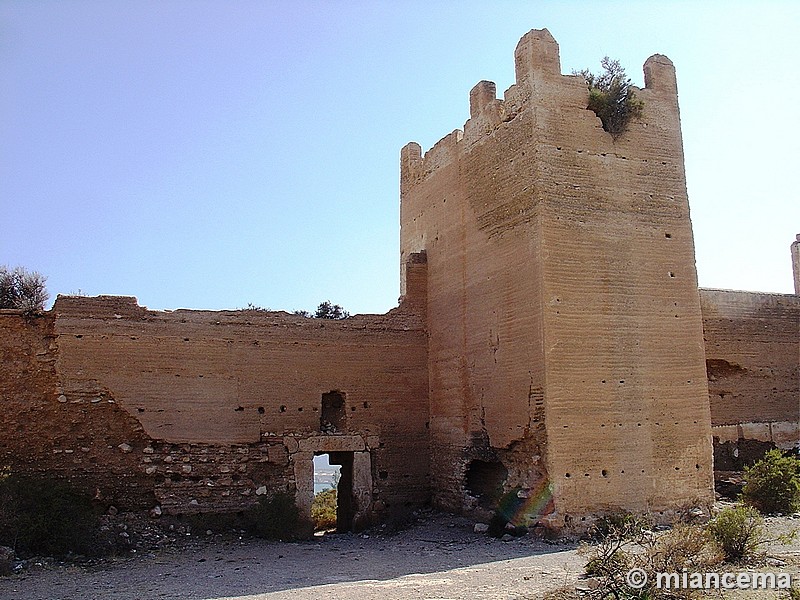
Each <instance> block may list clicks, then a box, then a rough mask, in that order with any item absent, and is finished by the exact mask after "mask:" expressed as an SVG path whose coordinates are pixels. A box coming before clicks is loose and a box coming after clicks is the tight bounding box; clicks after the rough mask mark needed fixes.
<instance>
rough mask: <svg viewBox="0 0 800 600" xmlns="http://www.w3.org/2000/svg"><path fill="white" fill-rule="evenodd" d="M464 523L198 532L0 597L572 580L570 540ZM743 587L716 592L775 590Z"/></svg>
mask: <svg viewBox="0 0 800 600" xmlns="http://www.w3.org/2000/svg"><path fill="white" fill-rule="evenodd" d="M796 526H800V518H795V520H793V521H792V520H791V518H789V520H785V519H784V520H782V521H774V522H773V523H772V528H774V529H776V530H780V531H785V530H787V529H788V528H790V527H796ZM472 527H473V523H472V522H470V521H467V520H465V519H461V518H457V517H450V516H442V515H435V516H432V517H431V518H429V519H427V520H425V521H424V522H420V523H418V524H416V525H414V526H412V527H410V528H409V529H407V530H404V531H402V532H400V533H397V534H394V535H381V534H367V535H353V534H333V535H326V536H324V537H322V538H316V539H314V540H312V541H306V542H297V543H277V542H267V541H263V540H257V539H238V537H236V536H230V535H228V536H226V537H223V536H214V535H209V536H200V537H201V538H202V539H194V538H193V539H187V540H186V541H182V542H181V543H178V544H174V545H171V546H169V547H167V548H165V549H163V550H160V551H158V552H150V553H148V552H140V553H139V554H138V555H134V556H131V557H126V558H116V559H106V560H100V561H94V562H91V563H86V564H81V565H76V564H62V563H52V564H50V563H45V564H42V565H41V566H36V563H33V564H31V565H29V567H28V568H27V569H26V570H24V571H23V572H22V573H20V574H17V575H13V576H10V577H6V578H0V598H2V599H4V600H5V599H8V600H34V599H36V600H39V599H41V600H45V599H46V600H57V599H70V600H73V599H75V600H77V599H80V600H90V599H98V600H99V599H103V600H134V599H135V600H144V599H202V600H222V599H225V600H261V599H277V598H292V599H299V600H305V599H309V600H310V599H317V598H348V599H351V598H352V599H354V600H368V599H369V600H371V599H380V600H392V599H403V600H406V599H420V600H422V599H439V600H445V599H492V600H502V599H512V598H513V599H535V598H541V597H542V596H543V595H544V593H545V591H547V590H551V589H555V588H558V587H561V586H564V585H568V586H574V585H575V584H576V583H577V582H578V581H579V577H580V574H581V572H582V570H583V565H584V564H585V558H584V557H583V556H580V555H579V554H578V552H577V545H576V544H548V543H545V542H542V541H541V540H536V539H534V538H532V537H522V538H515V539H512V540H510V541H500V540H496V539H492V538H489V537H487V536H486V535H485V534H476V533H474V532H473V530H472ZM770 555H771V556H776V557H778V559H780V561H781V562H783V563H784V564H785V565H786V568H787V569H790V570H792V571H794V572H795V573H797V572H798V570H800V569H798V566H800V542H798V541H795V542H794V543H793V544H792V545H790V546H780V547H777V546H775V547H773V548H771V549H770ZM773 560H776V559H773ZM749 594H750V595H749V596H748V595H746V594H745V595H741V594H740V595H730V596H725V597H726V598H737V599H738V598H746V597H758V598H761V599H764V600H766V599H767V598H780V597H781V596H779V595H774V594H768V593H766V592H750V593H749ZM753 594H756V595H755V596H754V595H753ZM714 597H717V598H719V597H721V596H719V595H717V596H714Z"/></svg>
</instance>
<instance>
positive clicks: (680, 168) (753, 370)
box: [0, 30, 800, 529]
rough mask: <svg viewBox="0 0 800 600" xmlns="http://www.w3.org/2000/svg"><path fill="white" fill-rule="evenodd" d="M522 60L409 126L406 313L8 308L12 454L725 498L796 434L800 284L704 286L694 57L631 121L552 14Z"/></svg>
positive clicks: (466, 485)
mask: <svg viewBox="0 0 800 600" xmlns="http://www.w3.org/2000/svg"><path fill="white" fill-rule="evenodd" d="M515 65H516V82H515V84H514V85H512V86H511V87H510V88H509V89H508V90H506V92H505V94H504V95H503V98H498V97H497V92H496V89H495V85H494V84H493V83H491V82H488V81H482V82H480V83H478V84H477V85H476V86H475V87H474V88H473V90H472V91H471V93H470V119H469V120H468V121H467V122H466V123H465V125H464V127H463V130H456V131H454V132H453V133H451V134H449V135H447V136H446V137H445V138H443V139H442V140H441V141H440V142H438V143H437V144H436V145H435V146H434V147H433V148H431V149H429V150H428V151H427V152H425V153H423V152H422V149H421V148H420V146H419V145H418V144H416V143H413V142H412V143H410V144H408V145H407V146H406V147H405V148H403V150H402V152H401V248H400V250H401V273H400V276H401V294H402V296H401V299H400V302H399V306H398V307H397V308H396V309H394V310H392V311H390V312H388V313H387V314H385V315H357V316H355V317H351V318H349V319H346V320H342V321H335V320H322V319H307V318H303V317H300V316H295V315H289V314H287V313H276V312H263V311H221V312H211V311H187V310H176V311H150V310H147V309H146V308H143V307H140V306H138V304H137V302H136V300H135V299H134V298H127V297H109V296H99V297H96V298H84V297H63V296H60V297H59V298H58V299H57V300H56V302H55V304H54V306H53V308H52V310H50V311H48V312H46V313H45V314H43V315H40V316H25V315H23V314H21V313H19V312H15V311H0V360H1V361H2V362H1V363H0V364H1V365H2V377H0V402H2V404H3V410H2V413H0V466H2V467H5V468H7V469H10V470H11V471H16V472H29V473H30V472H32V473H49V474H55V475H58V476H63V477H65V478H67V479H69V480H71V481H72V482H73V483H74V484H75V485H78V486H79V487H82V488H84V489H86V490H87V491H89V492H90V493H92V494H93V495H94V496H95V497H96V498H97V499H98V501H102V502H105V503H108V504H114V505H115V506H117V507H119V508H125V509H137V510H148V509H149V510H154V511H155V512H156V513H158V512H168V513H173V514H181V513H191V512H209V511H236V510H241V509H243V508H247V507H248V506H250V505H252V504H253V503H255V502H256V500H257V498H258V497H260V496H264V495H271V494H275V493H277V492H286V493H289V494H291V495H292V496H293V497H294V498H295V501H296V503H297V504H298V506H299V507H300V508H301V510H302V511H303V512H304V514H308V511H309V507H310V503H311V500H312V497H313V467H312V459H313V456H314V455H315V454H319V453H329V454H330V456H331V458H332V462H337V463H339V464H341V465H342V484H341V485H340V491H341V490H342V489H343V490H345V493H340V506H339V510H340V515H341V514H343V515H345V520H346V521H347V526H352V527H355V528H358V527H363V526H366V525H368V524H370V523H373V522H376V521H381V520H388V519H393V518H402V517H403V516H404V515H405V514H406V513H408V511H410V510H413V509H414V508H416V507H419V506H421V505H424V504H428V503H432V504H434V505H436V506H438V507H440V508H444V509H447V510H452V511H457V512H467V513H473V514H484V513H485V512H487V511H490V510H493V509H494V508H495V507H496V506H497V504H498V503H500V502H505V501H507V500H508V499H509V498H511V499H512V503H513V504H515V506H516V508H517V509H518V511H517V512H518V516H519V517H520V518H521V519H523V520H526V519H527V522H528V523H533V522H539V523H540V524H542V525H544V526H545V527H549V528H555V529H561V528H565V527H566V528H576V529H579V528H582V527H584V526H585V524H587V523H588V522H590V521H591V519H592V518H593V517H595V516H597V515H599V514H603V513H608V512H615V511H619V510H629V511H649V512H652V513H654V514H655V515H656V516H657V517H660V518H662V519H663V520H668V519H670V518H671V517H672V516H673V515H674V514H675V513H676V512H679V511H682V510H685V509H688V508H692V507H700V508H705V507H707V506H708V505H709V504H710V503H711V502H712V501H713V498H714V496H713V494H714V479H713V478H714V468H715V466H714V465H715V461H716V463H717V468H718V470H722V471H729V470H737V469H740V468H741V467H742V465H743V464H744V463H745V462H746V461H748V460H752V459H753V458H754V457H756V456H757V455H758V454H759V453H760V452H763V450H764V449H766V448H769V447H775V446H777V447H780V448H784V449H788V448H791V447H795V446H797V445H798V439H799V438H800V434H799V432H798V421H799V420H800V405H799V402H800V400H798V399H799V398H800V389H798V379H799V378H800V377H799V375H798V362H800V357H799V356H798V352H799V351H798V343H799V340H800V332H798V323H800V297H798V295H797V294H795V295H778V294H758V293H751V292H734V291H727V290H699V289H698V285H697V275H696V270H695V260H694V242H693V235H692V229H691V222H690V220H689V203H688V197H687V193H686V183H685V176H684V165H683V150H682V140H681V130H680V119H679V112H678V97H677V85H676V77H675V69H674V67H673V65H672V63H671V62H670V61H669V59H668V58H666V57H664V56H661V55H654V56H652V57H651V58H649V59H648V60H647V62H646V63H645V65H644V75H645V78H644V79H645V87H644V88H643V89H641V90H636V94H637V97H638V98H639V99H640V100H642V102H643V103H644V109H643V113H642V115H641V117H640V118H638V119H635V120H634V121H632V122H631V124H630V125H629V127H628V129H627V130H626V131H625V132H624V133H623V134H622V135H620V136H617V137H613V136H612V135H611V134H609V133H607V132H606V131H605V130H604V129H603V127H602V124H601V122H600V120H599V119H598V118H597V117H596V116H595V114H594V113H593V112H592V111H590V110H588V109H587V108H586V107H587V103H588V90H587V87H586V83H585V82H584V80H583V78H582V77H580V76H575V75H562V74H561V65H560V60H559V49H558V45H557V43H556V42H555V40H554V39H553V38H552V36H551V35H550V33H549V32H548V31H547V30H538V31H537V30H534V31H531V32H530V33H528V34H526V35H525V36H524V37H523V38H522V40H520V43H519V44H518V46H517V49H516V52H515ZM796 246H797V243H796V244H795V245H794V247H793V254H794V255H795V256H796V257H797V256H798V252H797V248H796ZM798 263H800V258H796V261H795V272H796V274H795V278H796V279H798V275H797V272H798V269H799V268H800V267H798ZM797 291H798V290H796V292H797Z"/></svg>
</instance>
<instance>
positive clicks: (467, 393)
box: [401, 29, 713, 528]
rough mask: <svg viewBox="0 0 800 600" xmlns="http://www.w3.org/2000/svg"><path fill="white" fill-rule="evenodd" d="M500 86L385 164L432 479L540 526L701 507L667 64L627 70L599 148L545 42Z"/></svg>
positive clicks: (695, 331)
mask: <svg viewBox="0 0 800 600" xmlns="http://www.w3.org/2000/svg"><path fill="white" fill-rule="evenodd" d="M515 67H516V83H515V84H514V85H512V86H511V87H510V88H509V89H508V90H507V91H506V92H505V95H504V98H503V99H502V100H501V99H497V98H496V90H495V85H494V84H493V83H491V82H488V81H482V82H480V83H478V84H477V85H476V86H475V87H474V88H473V90H472V91H471V93H470V118H469V120H468V121H467V122H466V123H465V125H464V128H463V131H462V130H456V131H454V132H452V133H450V134H449V135H447V136H446V137H444V138H443V139H442V140H441V141H439V142H438V143H437V144H436V145H435V146H434V147H433V148H431V149H430V150H428V151H427V152H426V153H425V154H424V155H423V153H422V149H421V148H420V146H419V145H418V144H416V143H414V142H412V143H409V144H408V145H406V146H405V147H404V148H403V150H402V153H401V260H402V261H405V260H407V259H408V257H409V256H410V255H411V254H413V253H417V252H423V251H425V252H426V253H427V261H428V304H427V322H428V327H429V336H430V337H429V353H428V367H429V378H430V384H429V385H430V390H429V393H430V435H431V449H432V450H431V478H432V479H431V486H432V490H433V496H434V501H435V503H436V504H438V505H439V506H441V507H444V508H447V509H451V510H470V509H478V508H480V506H481V505H483V506H484V507H485V508H489V507H490V506H491V505H492V504H493V503H496V502H497V501H499V500H500V498H501V497H502V495H503V494H504V493H505V494H508V493H509V492H511V493H515V494H516V496H518V497H519V498H520V500H519V502H518V504H519V503H523V506H522V507H521V509H522V511H523V512H525V511H527V514H529V515H533V514H539V515H542V516H543V519H542V520H543V522H544V523H545V524H547V525H550V526H552V527H557V528H558V527H564V526H566V527H570V526H575V527H581V519H587V518H588V519H589V520H590V519H591V515H593V514H600V513H605V512H613V511H618V510H632V511H642V510H649V511H653V512H655V514H656V515H658V514H659V513H661V514H663V515H664V517H665V518H668V516H669V513H670V512H671V511H673V510H675V509H678V508H681V507H685V506H692V505H705V504H708V503H710V502H711V501H712V500H713V476H712V452H711V429H710V415H709V404H708V386H707V381H706V372H705V357H704V345H703V325H702V318H701V314H700V299H699V294H698V288H697V276H696V270H695V259H694V242H693V238H692V229H691V223H690V220H689V204H688V198H687V193H686V182H685V176H684V163H683V148H682V140H681V130H680V117H679V112H678V100H677V87H676V79H675V69H674V67H673V65H672V62H671V61H670V60H669V59H668V58H666V57H665V56H661V55H654V56H652V57H650V58H649V59H648V60H647V62H646V63H645V65H644V75H645V88H644V89H642V90H636V94H637V97H638V98H639V99H641V100H642V101H643V102H644V109H643V114H642V116H641V118H639V119H637V120H635V121H634V122H633V123H632V124H630V126H629V127H628V129H627V131H626V132H625V133H623V134H622V135H621V136H619V137H617V138H616V139H614V138H612V136H611V135H610V134H609V133H607V132H606V131H604V130H603V128H602V124H601V122H600V120H599V119H598V118H597V117H596V116H595V114H594V113H593V112H592V111H590V110H587V108H586V106H587V103H588V91H587V87H586V83H585V81H584V79H583V78H582V77H580V76H574V75H562V74H561V65H560V59H559V48H558V44H557V43H556V41H555V40H554V39H553V37H552V36H551V35H550V33H549V32H548V31H547V30H546V29H544V30H533V31H531V32H529V33H528V34H526V35H525V36H524V37H523V38H522V39H521V40H520V42H519V44H518V45H517V49H516V52H515Z"/></svg>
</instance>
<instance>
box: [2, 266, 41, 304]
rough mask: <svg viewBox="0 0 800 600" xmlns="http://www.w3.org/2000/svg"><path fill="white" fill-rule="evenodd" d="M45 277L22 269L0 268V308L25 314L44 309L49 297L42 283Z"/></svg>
mask: <svg viewBox="0 0 800 600" xmlns="http://www.w3.org/2000/svg"><path fill="white" fill-rule="evenodd" d="M46 280H47V278H46V277H44V276H43V275H41V274H40V273H37V272H36V271H31V272H28V271H27V270H26V269H24V268H23V267H16V268H15V269H9V268H8V267H6V266H5V265H4V266H2V267H0V308H16V309H18V310H22V311H25V312H26V313H35V312H40V311H42V310H43V309H44V303H45V302H47V300H48V298H49V297H50V295H49V294H48V293H47V288H46V287H45V284H44V282H45V281H46Z"/></svg>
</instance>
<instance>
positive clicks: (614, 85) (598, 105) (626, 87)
mask: <svg viewBox="0 0 800 600" xmlns="http://www.w3.org/2000/svg"><path fill="white" fill-rule="evenodd" d="M600 64H601V66H602V67H603V72H602V73H600V74H599V75H595V74H594V73H592V72H590V71H589V69H583V70H582V71H578V72H576V73H575V74H576V75H582V76H583V77H584V78H585V79H586V84H587V85H588V86H589V105H588V106H587V107H586V108H588V109H590V110H592V111H594V114H596V115H597V116H598V117H600V120H601V121H602V122H603V129H605V130H606V131H607V132H609V133H610V134H611V135H612V136H613V137H615V138H616V137H618V136H619V135H620V134H621V133H622V132H623V131H625V129H626V127H627V126H628V123H629V122H630V120H631V119H632V118H633V117H637V116H639V115H640V114H642V108H643V106H644V104H643V103H642V101H641V100H638V99H637V98H636V94H634V92H633V89H632V88H631V80H630V78H629V77H627V76H626V75H625V69H623V68H622V66H621V65H620V64H619V61H618V60H612V59H610V58H609V57H608V56H606V57H604V58H603V60H601V61H600Z"/></svg>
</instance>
